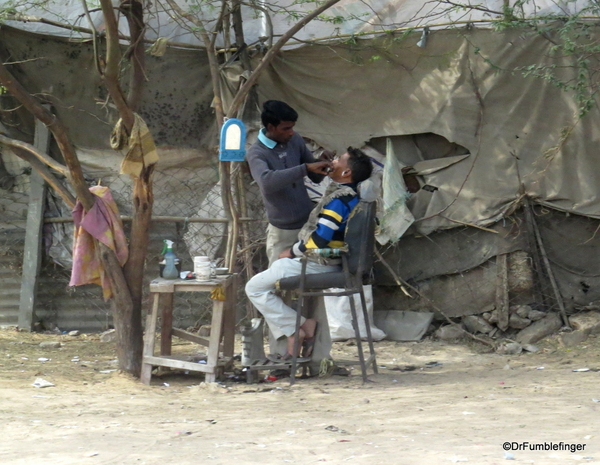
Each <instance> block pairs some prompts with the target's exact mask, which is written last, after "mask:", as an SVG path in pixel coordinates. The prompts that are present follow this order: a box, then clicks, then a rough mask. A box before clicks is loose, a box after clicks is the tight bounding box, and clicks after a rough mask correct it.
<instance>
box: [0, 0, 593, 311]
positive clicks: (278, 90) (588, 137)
mask: <svg viewBox="0 0 600 465" xmlns="http://www.w3.org/2000/svg"><path fill="white" fill-rule="evenodd" d="M478 3H483V4H485V6H486V7H487V8H489V9H490V10H494V11H501V7H502V4H503V2H502V1H488V2H478ZM587 3H588V2H550V1H547V2H540V1H536V2H535V4H534V2H531V4H527V5H525V11H524V15H525V16H530V15H534V14H537V15H543V14H548V13H549V12H568V13H573V12H577V11H580V10H581V9H582V8H584V7H585V6H586V4H587ZM78 5H79V2H73V4H69V5H65V6H64V10H62V11H60V10H59V11H57V18H58V17H63V16H64V15H71V16H70V17H71V18H72V19H73V20H77V21H78V22H79V24H80V25H81V26H83V27H85V26H86V25H85V24H84V23H85V21H84V20H83V17H82V13H81V11H79V10H78V8H79V6H78ZM159 5H160V3H157V6H156V9H157V10H156V11H155V12H154V16H153V20H154V21H155V23H153V25H152V27H150V29H149V31H148V35H147V38H149V39H150V40H153V39H156V38H158V37H167V38H169V40H172V41H174V42H176V43H177V44H178V45H180V46H179V47H174V48H169V49H168V50H167V52H166V54H165V55H163V56H161V57H149V81H148V88H147V90H146V97H145V100H144V102H145V103H144V107H143V109H142V114H143V116H144V117H145V118H146V119H147V120H148V123H149V125H150V127H151V129H152V130H153V132H154V133H155V135H156V136H157V142H158V144H159V151H160V153H161V168H160V170H162V169H164V170H165V172H167V173H168V170H169V169H175V168H178V167H180V166H185V167H192V168H194V169H195V167H197V168H198V171H197V172H198V173H206V172H207V171H203V169H204V168H206V169H207V170H208V171H209V172H210V170H213V175H214V160H210V159H209V156H208V154H209V153H210V148H211V145H212V144H213V143H214V142H213V141H214V140H215V133H214V130H213V129H212V127H213V123H212V119H211V118H212V113H211V110H210V100H211V96H210V89H209V86H208V85H207V82H208V71H207V64H206V59H205V57H204V55H203V54H202V52H201V51H198V50H193V49H188V50H186V49H184V48H182V45H181V44H188V45H190V46H197V45H198V42H197V41H196V39H195V38H194V37H193V36H191V35H190V34H186V33H184V30H183V29H181V28H179V29H178V27H179V26H177V25H175V24H173V23H170V22H169V20H168V19H165V17H164V16H162V12H161V11H159ZM438 8H440V7H439V5H438V2H421V1H396V2H368V3H366V4H365V3H364V2H351V1H342V2H340V3H339V4H338V5H336V7H335V8H334V9H332V10H331V11H330V12H329V14H331V15H332V16H335V15H338V14H339V15H340V16H346V15H348V14H351V15H353V18H351V19H349V20H348V21H344V22H342V23H341V24H328V23H316V22H315V23H311V24H310V25H309V26H307V27H306V28H305V29H304V30H303V31H302V32H301V33H299V34H298V36H297V39H298V41H302V40H308V41H309V43H308V44H306V45H304V46H298V44H299V42H298V41H297V42H296V43H295V44H296V45H295V46H293V47H289V49H287V50H285V51H284V52H282V53H280V54H279V55H278V56H277V57H276V58H275V60H274V62H273V63H272V65H271V66H269V67H268V69H267V70H266V72H265V73H264V74H263V75H262V76H261V77H260V79H259V82H258V87H257V90H258V95H259V99H260V100H266V99H271V98H276V99H281V100H285V101H287V102H288V103H290V104H291V105H292V106H293V107H295V108H296V109H297V110H298V112H299V113H300V115H301V116H300V120H299V122H298V125H297V129H298V131H299V132H300V133H301V134H302V135H303V136H305V137H308V138H310V139H312V140H314V141H315V142H316V143H318V144H319V145H321V146H323V147H326V148H330V149H335V150H337V151H338V152H339V151H342V150H344V148H345V147H347V146H348V145H355V146H362V145H364V144H370V145H371V146H373V147H375V148H378V149H379V150H380V151H381V152H382V153H384V155H385V147H386V146H388V143H387V140H388V139H389V143H390V144H391V145H392V146H393V148H394V150H393V152H394V154H395V155H394V156H396V157H397V158H398V159H399V160H400V161H401V162H402V164H403V165H407V166H412V167H413V170H414V172H415V173H416V174H417V175H418V176H419V180H420V183H421V185H422V186H423V185H427V186H430V187H431V188H432V189H431V190H424V189H421V190H419V191H418V192H416V193H414V194H413V195H412V196H411V198H410V199H409V200H408V206H409V208H410V210H411V212H412V214H413V215H414V217H415V223H414V225H413V226H412V228H411V230H409V235H408V236H407V237H406V238H403V240H401V241H400V243H399V244H397V245H396V246H394V247H391V248H389V249H386V253H387V254H388V256H390V257H395V258H394V259H392V260H390V261H391V262H393V263H394V267H395V269H396V272H397V273H398V274H400V275H401V276H403V277H404V278H406V279H413V280H414V281H415V282H423V283H424V282H425V281H426V280H432V279H438V278H439V279H441V277H443V276H447V275H448V274H457V273H461V272H464V271H466V270H472V269H474V268H476V267H479V266H481V265H482V264H484V263H486V262H488V261H489V260H492V259H493V258H494V257H495V256H497V255H499V254H506V253H512V252H515V251H518V250H524V249H527V245H526V244H524V243H522V242H520V241H514V240H512V238H511V237H509V236H506V237H505V236H502V240H501V239H499V235H498V234H493V233H489V232H486V231H483V230H480V229H477V228H476V227H486V226H489V227H490V228H496V229H498V226H497V225H498V221H499V220H501V219H502V218H504V217H506V216H508V215H510V214H511V213H512V212H513V210H515V209H516V208H518V206H519V202H520V200H521V199H522V198H523V196H524V195H527V196H528V197H530V198H531V199H534V200H535V202H536V203H537V204H539V205H546V206H548V207H551V208H552V209H554V210H558V211H562V212H569V213H573V214H575V215H581V216H582V217H585V218H588V219H589V218H596V219H597V218H599V217H600V208H599V199H598V195H597V192H598V186H599V185H600V179H599V176H600V174H598V170H596V169H594V167H595V166H597V163H598V154H597V151H596V149H595V146H596V145H597V139H598V129H597V126H598V125H597V124H596V123H597V121H598V117H599V116H600V115H599V114H598V109H597V108H593V109H592V110H591V111H590V113H589V114H588V115H586V117H585V118H583V119H579V118H578V117H577V113H578V108H577V105H576V103H575V101H574V100H573V97H572V95H569V94H568V93H565V92H563V91H561V90H559V89H557V88H556V87H555V86H553V85H552V84H551V83H549V82H544V81H541V80H539V79H535V78H525V77H523V76H522V75H521V74H519V73H515V72H514V70H515V69H518V68H520V67H525V66H528V65H531V64H539V63H545V64H549V65H557V66H558V67H559V68H560V67H564V68H562V71H561V72H562V73H563V74H562V77H563V78H564V79H569V78H570V77H571V74H570V73H573V70H572V68H570V67H569V66H570V65H571V64H572V61H571V60H572V58H570V57H568V56H563V57H555V56H553V54H552V47H553V42H552V40H549V39H548V38H547V37H543V36H540V35H535V34H529V33H526V31H523V30H507V31H503V32H496V31H493V30H491V29H490V27H489V24H488V23H486V21H489V20H492V19H494V17H495V16H494V15H491V14H487V13H484V12H482V11H478V10H475V11H472V12H470V13H469V14H468V15H467V14H466V13H464V12H460V11H451V12H448V11H446V10H444V9H441V8H440V9H438ZM528 8H529V9H528ZM29 13H30V14H33V12H29ZM245 14H246V22H245V24H247V25H248V33H247V34H248V35H247V36H246V41H247V42H248V43H257V42H260V39H259V37H260V36H261V34H263V33H264V29H261V28H262V27H263V23H264V21H263V19H261V18H260V17H258V18H254V13H253V12H251V11H246V13H245ZM274 18H276V19H275V20H274V21H273V30H274V33H275V35H277V34H281V32H282V31H284V30H285V29H286V28H287V27H288V24H289V18H288V17H286V16H285V15H283V16H277V15H276V16H275V17H274ZM452 20H454V21H459V26H460V27H457V28H453V29H448V28H446V27H443V26H442V25H443V24H446V23H448V22H450V21H452ZM95 21H96V24H95V27H96V28H97V29H99V30H100V29H101V28H102V25H101V23H100V22H99V21H100V18H99V17H95ZM469 22H470V23H472V24H471V25H467V23H469ZM10 24H11V26H17V27H19V28H20V29H26V30H28V31H35V32H36V33H37V34H39V33H43V34H44V35H42V36H40V35H36V34H29V33H27V34H26V33H24V32H19V31H16V30H12V29H9V28H4V29H1V30H0V34H1V37H2V44H3V47H4V49H5V53H6V52H8V53H9V54H10V56H11V57H14V60H15V61H17V60H18V61H23V63H22V64H20V65H19V71H20V76H21V77H22V78H23V79H24V80H25V82H27V84H28V86H29V88H30V89H31V90H32V91H42V90H44V89H46V88H48V89H49V90H51V91H52V93H53V94H55V95H57V96H58V99H59V100H60V101H61V102H64V105H62V106H60V107H59V108H58V112H59V114H60V116H61V118H63V119H64V120H65V121H67V123H68V124H69V126H70V127H72V128H74V134H73V138H74V140H75V143H76V145H77V146H78V147H79V150H80V153H81V154H82V156H83V162H84V168H85V169H86V171H87V172H90V173H93V176H94V177H102V176H104V177H106V176H111V172H112V175H113V177H118V176H115V174H114V168H111V166H116V165H117V161H118V156H117V155H115V154H114V153H112V152H111V151H110V150H108V148H107V141H108V132H109V131H110V118H109V117H107V113H106V110H104V109H101V108H98V106H97V105H96V104H92V103H91V102H93V101H94V99H99V98H101V97H102V95H101V92H102V91H101V90H100V87H99V86H98V78H97V77H96V76H95V71H94V69H93V66H92V60H91V46H90V45H89V44H87V43H86V44H85V45H83V46H82V45H81V44H79V43H77V44H74V43H72V42H69V40H68V39H65V38H64V36H67V37H68V38H69V39H73V38H78V39H80V38H81V37H82V35H81V34H83V33H81V32H73V31H66V30H64V29H56V28H50V27H48V26H47V25H44V24H41V23H35V22H30V23H27V24H23V23H20V22H12V23H10ZM463 24H464V27H463V26H462V25H463ZM425 26H428V27H430V28H431V31H430V33H429V35H428V36H427V40H426V43H424V44H422V45H424V47H420V46H418V45H417V43H418V42H419V40H420V39H421V37H422V28H423V27H425ZM406 27H415V28H417V30H416V31H415V32H413V33H412V34H410V35H408V36H404V35H403V33H402V28H406ZM398 28H399V29H401V31H400V32H398V33H385V34H379V35H377V34H375V35H369V36H366V37H364V38H359V36H358V35H357V34H360V33H364V32H366V31H372V32H379V31H382V30H393V29H398ZM58 33H60V34H61V35H62V36H63V38H49V37H48V35H47V34H58ZM353 34H354V37H353V38H351V40H348V37H349V36H352V35H353ZM336 35H337V36H338V37H339V38H340V40H341V41H337V42H335V41H315V42H310V40H312V39H315V38H321V37H331V36H333V37H335V36H336ZM84 36H85V34H84ZM253 50H254V49H253ZM35 56H38V58H39V57H42V58H41V59H38V60H37V61H32V62H28V61H26V60H28V59H30V58H33V57H35ZM259 58H260V52H259V51H257V50H255V56H254V60H255V62H256V60H258V59H259ZM65 70H69V72H68V73H65ZM227 72H228V77H229V82H233V85H234V86H235V83H236V82H237V79H238V77H239V72H238V71H237V68H236V67H235V66H234V67H232V68H229V69H227ZM81 82H89V83H93V84H91V85H89V86H87V85H86V86H81V85H78V83H81ZM82 110H85V111H82ZM251 110H252V109H251ZM255 115H256V114H255V113H254V116H255ZM99 120H100V121H102V123H100V124H99V123H98V121H99ZM250 123H252V124H251V127H252V128H253V129H256V118H255V117H254V119H253V120H251V121H250ZM565 134H566V135H568V137H565ZM457 148H458V149H457ZM457 150H458V151H457ZM100 154H101V155H102V159H100V158H99V155H100ZM388 155H389V154H388ZM99 160H100V161H99ZM109 160H112V161H109ZM159 176H160V174H159ZM189 176H190V179H193V178H194V175H193V174H189ZM203 176H204V175H203V174H200V178H201V179H205V178H203ZM207 176H208V175H207ZM208 177H210V176H208ZM206 179H207V178H206ZM214 181H215V180H214V178H213V182H214ZM200 183H202V182H200ZM163 193H164V194H165V195H167V191H163ZM203 195H205V192H204V194H200V195H198V197H197V198H198V199H199V200H201V198H203ZM159 207H160V200H159ZM169 208H170V207H167V210H168V209H169ZM182 214H183V213H182ZM192 214H194V212H193V211H191V212H190V213H186V215H192ZM465 225H472V226H467V228H468V230H469V231H471V232H470V234H472V235H473V236H475V235H476V236H481V237H480V238H479V239H478V240H475V239H473V240H471V241H460V240H459V239H458V236H454V237H453V236H450V235H448V236H444V233H443V232H440V231H443V230H456V229H460V228H464V227H465ZM494 225H496V226H494ZM502 226H504V227H505V225H502V224H500V229H501V227H502ZM505 229H506V228H505ZM592 232H593V230H592ZM415 234H417V235H429V236H430V239H423V238H419V237H417V236H415ZM449 234H450V233H449ZM574 235H577V234H576V233H575V234H574ZM434 236H435V239H434V240H435V241H436V248H434V250H431V249H430V248H428V245H430V244H431V241H432V239H431V237H434ZM584 236H585V234H584ZM588 236H589V237H588ZM588 236H586V237H585V238H584V237H582V238H581V239H582V240H581V242H584V241H585V240H587V239H590V237H592V236H591V235H588ZM428 241H429V242H428ZM408 244H410V245H411V246H410V247H409V246H408ZM586 246H589V247H597V246H598V242H597V241H596V239H595V237H592V239H591V241H590V242H588V243H587V244H586ZM453 248H459V249H460V252H461V253H456V254H455V253H452V254H450V253H449V251H450V250H452V249H453ZM555 249H556V250H555V252H556V253H557V254H559V255H560V247H555ZM593 250H597V248H596V249H593ZM436 252H437V254H436ZM475 252H476V253H475ZM580 255H581V257H580V259H581V260H582V261H581V262H579V263H580V265H578V267H575V268H576V269H579V270H585V272H586V273H587V275H589V276H586V283H587V284H586V285H587V286H588V289H587V290H586V292H585V293H584V292H583V291H582V290H581V289H582V287H581V286H580V285H578V284H577V283H578V281H580V280H581V273H580V274H577V273H570V274H569V273H567V272H565V273H566V274H567V275H568V276H565V277H564V279H563V283H564V284H563V287H562V289H561V290H562V292H563V295H564V296H565V298H566V297H567V296H568V297H569V298H571V299H572V300H573V301H575V302H577V303H578V304H580V305H584V304H587V303H589V302H591V301H594V300H596V299H598V298H600V290H599V288H598V286H597V284H598V282H597V281H598V277H597V275H598V274H600V273H597V272H595V271H593V270H594V269H595V268H594V267H597V265H595V264H594V263H592V262H589V261H586V260H588V258H587V257H589V254H586V253H583V254H580ZM450 256H451V257H452V258H448V257H450ZM406 257H410V259H409V260H407V258H406ZM440 257H445V259H443V260H440ZM396 258H397V259H396ZM562 258H565V257H562ZM567 258H568V257H567ZM557 261H559V262H560V261H561V259H560V257H559V258H557ZM432 263H434V264H432ZM566 268H568V269H570V270H573V267H566ZM590 270H591V271H590ZM486 273H488V274H490V276H491V275H493V274H494V273H495V271H494V269H493V268H489V269H488V270H487V271H486ZM474 279H477V278H474ZM490 279H492V278H490ZM380 281H381V283H384V284H393V280H392V279H391V277H390V276H387V275H385V273H383V274H382V275H381V277H380ZM423 286H431V287H432V288H435V286H434V285H432V284H423ZM446 291H447V289H445V291H444V292H446ZM432 292H434V291H432ZM494 292H495V289H494V288H492V289H488V290H486V293H485V295H482V296H481V298H478V299H471V301H472V302H474V303H472V307H473V310H472V311H471V310H470V311H469V312H466V313H478V312H479V311H480V310H481V309H482V308H483V307H485V305H486V303H490V301H493V300H494V297H493V294H494ZM451 295H452V296H454V297H452V298H455V297H456V292H454V293H451ZM465 295H466V294H465ZM440 299H442V298H441V297H440V298H439V299H437V300H436V302H438V303H440V302H441V300H440ZM391 300H393V301H394V303H393V304H389V306H392V305H405V304H406V305H413V304H411V303H402V304H397V301H398V298H397V296H396V295H395V294H394V296H393V299H391ZM442 300H443V299H442ZM465 300H467V298H466V297H465ZM442 305H443V306H444V309H445V310H447V311H449V312H450V311H451V310H452V308H451V307H452V304H451V303H443V304H442ZM450 313H452V312H450ZM456 314H459V315H460V314H465V312H464V311H463V312H462V313H461V311H457V312H456Z"/></svg>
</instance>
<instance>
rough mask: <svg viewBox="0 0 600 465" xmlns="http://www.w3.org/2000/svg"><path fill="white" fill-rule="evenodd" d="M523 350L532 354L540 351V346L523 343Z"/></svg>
mask: <svg viewBox="0 0 600 465" xmlns="http://www.w3.org/2000/svg"><path fill="white" fill-rule="evenodd" d="M523 350H525V351H527V352H531V353H532V354H533V353H535V352H539V351H540V349H539V347H538V346H534V345H533V344H523Z"/></svg>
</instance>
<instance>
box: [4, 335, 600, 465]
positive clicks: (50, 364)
mask: <svg viewBox="0 0 600 465" xmlns="http://www.w3.org/2000/svg"><path fill="white" fill-rule="evenodd" d="M43 341H60V342H61V344H62V346H61V347H60V348H56V349H46V348H42V347H40V343H41V342H43ZM196 347H197V346H194V345H192V344H190V343H187V342H184V341H180V342H179V343H178V346H177V349H178V350H181V351H190V352H192V353H194V351H195V350H196ZM538 347H539V348H540V351H539V352H537V353H523V354H520V355H516V356H506V355H498V354H494V353H485V350H484V349H483V347H482V346H478V345H475V344H474V343H465V342H463V343H461V344H459V343H456V344H454V343H453V344H449V343H442V342H436V341H422V342H418V343H396V342H389V341H387V342H385V341H384V342H379V343H376V348H377V351H378V365H379V366H380V367H381V368H380V373H379V374H378V375H371V376H370V380H371V381H372V382H369V383H366V384H363V383H362V380H361V377H360V370H359V369H355V370H353V372H352V374H351V376H349V377H342V376H331V377H325V378H320V377H315V378H310V379H305V380H299V382H298V383H297V384H296V385H294V386H293V387H291V388H290V387H289V383H288V381H287V380H286V379H281V380H278V381H275V382H269V383H259V384H245V383H233V382H228V383H224V384H223V385H217V384H208V385H207V384H204V383H203V378H202V376H201V375H185V374H174V373H167V374H164V375H163V376H161V377H157V376H153V378H152V385H151V386H145V385H143V384H141V383H140V382H139V381H138V380H136V379H134V378H132V377H130V376H128V375H126V374H123V373H119V372H118V371H116V369H115V368H116V360H115V350H114V345H113V344H112V343H102V342H100V341H99V338H98V336H97V335H85V334H83V335H80V336H75V337H73V336H68V335H53V334H29V333H21V332H16V331H14V330H1V331H0V349H1V350H0V380H1V383H0V418H2V422H1V424H2V428H1V430H0V431H1V434H2V438H1V440H0V457H1V459H0V460H1V463H2V464H3V465H8V464H10V465H24V464H27V465H32V464H35V465H46V464H48V465H50V464H52V465H63V464H78V465H87V464H94V465H95V464H161V465H163V464H179V465H186V464H198V463H207V464H215V465H216V464H231V463H238V464H285V463H298V464H310V463H320V462H325V463H331V464H345V463H349V464H369V465H370V464H382V465H385V464H394V465H395V464H419V465H421V464H448V463H459V462H470V463H474V464H504V463H535V464H575V463H585V464H588V463H589V464H593V463H600V431H599V429H600V418H599V413H600V383H599V381H600V380H599V377H600V374H599V372H598V370H599V369H600V363H599V362H598V360H599V358H598V356H599V355H600V340H598V339H597V338H594V339H589V340H588V341H586V342H584V343H583V344H582V345H580V346H577V347H574V348H565V347H563V346H561V344H560V343H559V338H558V337H552V338H549V339H547V340H545V341H543V342H542V343H539V344H538ZM353 350H354V347H353V346H351V345H349V344H348V343H336V344H335V347H334V351H333V352H332V353H333V354H334V356H338V357H339V356H340V355H343V358H348V357H349V354H351V353H352V351H353ZM40 358H47V359H49V360H47V361H40V360H39V359H40ZM582 368H588V369H589V371H574V370H577V369H582ZM264 374H267V373H264ZM37 378H42V379H44V380H46V381H49V382H51V383H53V384H54V386H53V387H47V388H36V387H34V386H32V384H33V383H34V381H35V380H36V379H37ZM505 442H509V443H515V445H520V444H522V443H524V442H527V443H529V444H530V445H532V446H531V447H538V446H537V444H540V446H539V447H541V448H550V447H552V445H555V447H558V448H559V449H560V448H561V447H562V448H566V447H567V446H566V445H563V446H561V445H560V443H561V442H562V443H563V444H568V445H574V446H575V447H577V446H579V448H580V450H576V451H575V452H570V451H569V450H529V446H526V450H511V451H508V452H507V451H505V450H504V448H503V444H504V443H505ZM534 445H536V446H534ZM521 447H522V446H521ZM582 448H583V450H581V449H582ZM507 460H510V461H509V462H507Z"/></svg>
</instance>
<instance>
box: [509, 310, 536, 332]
mask: <svg viewBox="0 0 600 465" xmlns="http://www.w3.org/2000/svg"><path fill="white" fill-rule="evenodd" d="M530 324H531V320H530V319H528V318H521V317H520V316H519V315H517V314H516V313H513V314H512V315H510V317H509V318H508V325H509V326H510V327H511V328H515V329H523V328H527V326H529V325H530Z"/></svg>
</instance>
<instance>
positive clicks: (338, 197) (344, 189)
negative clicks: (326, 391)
mask: <svg viewBox="0 0 600 465" xmlns="http://www.w3.org/2000/svg"><path fill="white" fill-rule="evenodd" d="M372 170H373V165H372V164H371V159H370V158H369V157H368V156H367V155H365V154H364V153H363V152H362V151H361V150H359V149H356V148H352V147H348V151H347V152H346V153H344V154H343V155H342V156H340V157H338V158H336V159H335V160H334V161H333V168H332V171H331V172H330V173H329V174H328V176H329V177H330V178H331V180H332V181H333V182H332V183H331V184H330V186H329V187H328V188H327V191H326V192H325V194H324V195H323V198H322V199H321V201H320V202H319V203H318V204H317V206H316V207H315V208H314V209H313V211H312V212H311V214H310V216H309V218H308V221H307V222H306V224H305V225H304V227H303V228H302V229H301V231H300V233H299V234H298V242H296V243H295V244H294V245H293V246H292V248H290V249H287V250H284V251H283V252H281V254H280V255H279V260H276V261H275V262H274V263H273V264H272V265H271V267H270V268H269V269H268V270H265V271H263V272H262V273H259V274H257V275H256V276H254V277H253V278H252V279H251V280H250V281H248V283H247V284H246V295H247V296H248V298H249V299H250V301H251V302H252V303H253V304H254V306H255V307H256V309H257V310H258V311H259V312H260V313H261V314H262V315H263V317H264V318H265V321H266V322H267V324H268V325H269V329H270V330H271V332H272V333H273V336H274V337H275V338H276V339H279V338H281V337H283V336H287V353H286V355H285V356H284V357H283V359H284V360H290V359H291V358H292V353H293V350H294V340H295V338H296V337H299V338H300V342H299V347H303V349H302V356H303V357H307V358H308V357H310V355H311V354H312V348H313V345H314V340H315V333H316V330H317V321H316V320H314V319H312V318H309V319H306V318H304V317H302V318H301V323H302V325H301V326H300V330H299V332H298V333H299V334H295V330H296V311H295V310H294V309H292V308H290V307H289V306H287V305H286V304H285V303H284V302H283V300H282V299H281V297H279V296H277V295H276V294H275V283H276V282H277V281H279V280H280V279H282V278H285V277H288V276H297V275H299V274H300V273H301V272H302V264H301V263H300V259H299V258H297V257H299V256H301V255H304V254H305V252H306V250H307V249H320V248H326V247H341V246H342V245H343V244H344V233H345V230H346V222H347V220H348V217H349V216H350V213H351V212H352V209H353V208H354V207H355V206H356V205H357V204H358V201H359V198H358V194H357V191H356V189H357V185H358V183H360V182H362V181H364V180H365V179H367V178H369V176H371V172H372ZM340 266H341V259H340V258H322V257H319V258H314V259H313V258H309V260H308V263H307V267H306V272H307V273H327V272H331V271H340ZM297 355H300V354H297Z"/></svg>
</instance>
